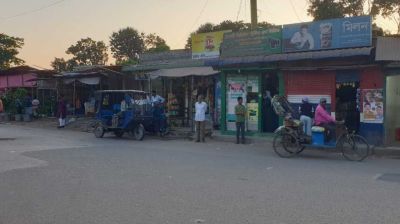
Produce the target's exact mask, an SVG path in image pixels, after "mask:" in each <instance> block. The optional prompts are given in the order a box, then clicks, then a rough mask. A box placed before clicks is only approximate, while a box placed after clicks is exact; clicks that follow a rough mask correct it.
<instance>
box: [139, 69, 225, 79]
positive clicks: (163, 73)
mask: <svg viewBox="0 0 400 224" xmlns="http://www.w3.org/2000/svg"><path fill="white" fill-rule="evenodd" d="M217 73H219V72H218V71H215V70H214V69H213V68H212V67H188V68H171V69H160V70H157V71H153V72H149V73H147V74H149V75H150V77H151V78H152V79H154V78H158V77H171V78H178V77H186V76H192V75H193V76H208V75H214V74H217Z"/></svg>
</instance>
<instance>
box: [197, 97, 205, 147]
mask: <svg viewBox="0 0 400 224" xmlns="http://www.w3.org/2000/svg"><path fill="white" fill-rule="evenodd" d="M195 109H196V114H195V118H194V120H195V121H196V132H197V138H196V142H200V139H201V141H202V142H205V136H204V135H205V130H204V129H205V120H206V111H207V103H206V102H204V101H203V96H202V95H199V96H198V98H197V102H196V104H195Z"/></svg>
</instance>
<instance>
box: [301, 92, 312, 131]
mask: <svg viewBox="0 0 400 224" xmlns="http://www.w3.org/2000/svg"><path fill="white" fill-rule="evenodd" d="M312 117H313V116H312V105H311V104H310V103H309V102H308V98H307V97H304V98H303V99H302V104H301V106H300V120H301V122H303V131H304V133H305V134H306V135H308V136H311V126H312V124H311V123H312Z"/></svg>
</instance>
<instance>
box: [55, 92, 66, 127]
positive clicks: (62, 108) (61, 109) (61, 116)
mask: <svg viewBox="0 0 400 224" xmlns="http://www.w3.org/2000/svg"><path fill="white" fill-rule="evenodd" d="M57 117H58V122H59V126H58V128H64V127H65V118H67V105H66V104H65V100H64V95H60V99H59V100H58V103H57Z"/></svg>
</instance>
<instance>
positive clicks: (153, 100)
mask: <svg viewBox="0 0 400 224" xmlns="http://www.w3.org/2000/svg"><path fill="white" fill-rule="evenodd" d="M150 100H151V103H152V104H153V105H154V104H161V103H164V102H165V99H164V98H162V97H161V96H159V95H157V92H156V91H154V90H153V91H152V92H151V99H150Z"/></svg>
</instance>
